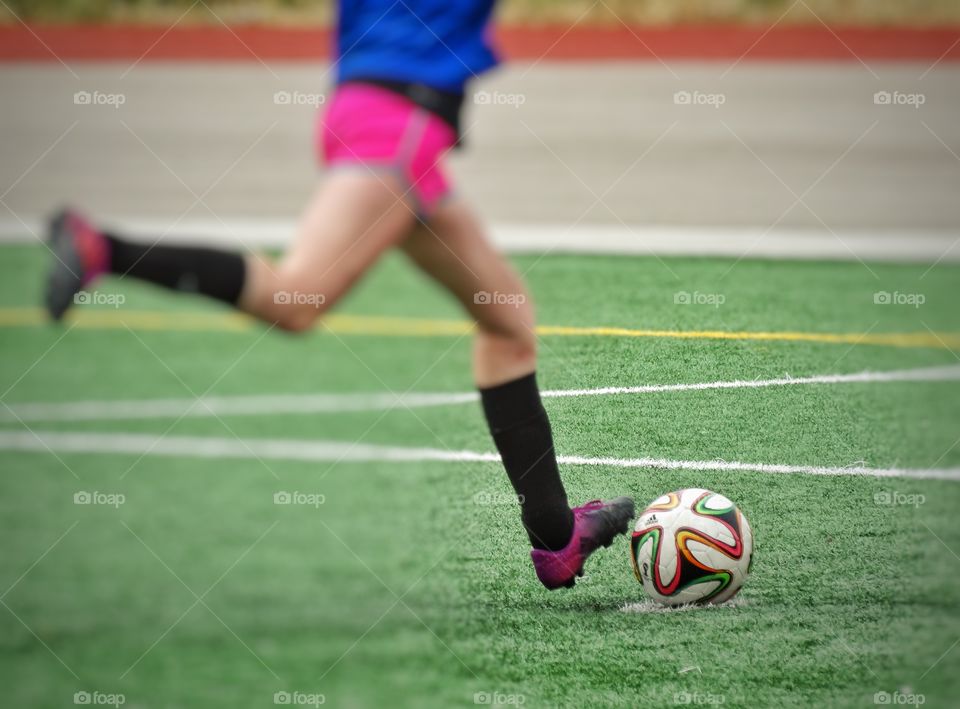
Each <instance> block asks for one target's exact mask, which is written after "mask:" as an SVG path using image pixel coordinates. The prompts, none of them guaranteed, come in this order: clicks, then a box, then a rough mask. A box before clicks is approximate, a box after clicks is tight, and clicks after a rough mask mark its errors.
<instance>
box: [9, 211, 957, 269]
mask: <svg viewBox="0 0 960 709" xmlns="http://www.w3.org/2000/svg"><path fill="white" fill-rule="evenodd" d="M107 221H108V225H109V226H110V227H111V228H114V229H117V230H118V231H121V232H123V233H126V234H130V235H131V237H132V238H134V239H137V238H139V239H141V240H144V239H145V240H148V241H151V242H152V241H153V237H149V238H148V237H147V236H145V235H149V234H165V236H164V238H163V243H191V244H210V245H217V246H236V245H238V244H240V245H242V246H244V247H245V248H282V247H284V246H286V245H287V244H288V243H289V241H290V239H291V238H292V236H293V235H294V234H295V233H296V226H297V225H296V222H295V221H292V220H288V219H255V218H244V217H227V218H225V219H224V220H215V219H193V220H188V219H184V220H182V221H180V222H178V223H176V224H171V223H170V222H171V220H170V219H129V218H123V219H110V220H107ZM44 228H45V223H44V222H43V221H42V220H40V219H31V218H25V219H24V221H23V222H21V221H19V220H14V219H9V218H4V219H0V244H15V243H32V242H33V241H34V239H33V238H32V237H31V236H30V234H31V230H32V233H35V234H40V233H43V230H44ZM491 235H492V237H493V241H494V242H495V243H496V244H497V245H498V246H499V247H500V248H502V249H504V250H506V251H512V252H534V253H541V252H543V251H549V252H551V253H588V254H620V255H630V256H650V255H651V254H655V255H658V256H697V257H703V256H718V257H725V258H738V257H740V256H741V255H743V253H744V252H746V251H749V252H750V254H751V257H752V258H773V259H829V260H838V261H850V260H854V259H868V260H881V261H896V262H920V263H932V262H934V261H937V260H946V261H958V260H960V250H955V249H954V250H951V249H950V246H951V244H953V242H954V241H955V240H956V237H957V235H956V232H955V231H951V230H946V229H944V230H936V229H922V228H918V229H899V230H884V229H880V230H878V229H846V230H843V231H841V232H839V233H838V234H830V233H824V231H823V230H822V229H820V230H818V229H802V228H785V227H781V228H777V229H774V230H773V231H770V232H769V233H767V232H765V231H764V230H763V229H762V228H760V227H755V226H747V227H709V226H682V225H661V224H636V225H631V226H625V225H621V224H581V225H578V226H576V227H574V228H572V229H571V228H569V227H568V226H565V225H554V224H546V223H537V224H511V223H495V224H493V225H492V226H491ZM760 236H763V238H762V239H759V237H760Z"/></svg>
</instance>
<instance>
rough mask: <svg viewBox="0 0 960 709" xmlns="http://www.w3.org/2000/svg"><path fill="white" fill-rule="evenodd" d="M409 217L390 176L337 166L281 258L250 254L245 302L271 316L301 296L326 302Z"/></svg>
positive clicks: (400, 232)
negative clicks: (255, 259)
mask: <svg viewBox="0 0 960 709" xmlns="http://www.w3.org/2000/svg"><path fill="white" fill-rule="evenodd" d="M414 222H415V217H414V215H413V211H412V210H411V208H410V205H409V204H408V203H406V202H405V201H404V200H403V197H402V184H401V183H400V181H399V180H398V179H397V178H396V177H395V176H393V175H390V174H387V173H384V174H379V173H372V172H370V171H368V170H366V169H364V168H363V167H362V166H357V168H356V169H353V168H343V169H337V170H334V171H333V172H331V174H330V175H329V176H328V177H327V178H326V179H325V180H324V182H323V184H322V185H321V186H320V187H319V188H318V189H317V191H316V193H315V194H314V196H313V197H312V198H311V200H310V202H309V203H308V205H307V207H306V209H305V210H304V212H303V215H302V217H301V219H300V223H299V226H298V228H297V233H296V236H295V238H294V241H293V243H292V244H291V246H290V248H289V249H288V250H287V251H286V253H285V254H284V256H283V258H282V259H281V260H280V262H279V263H278V264H276V265H272V264H267V263H266V262H262V263H261V262H252V264H251V266H252V269H251V270H252V272H251V273H250V278H251V280H252V281H253V282H252V283H250V284H249V288H248V291H247V293H248V295H247V298H246V302H245V304H246V306H247V309H248V310H251V311H253V312H255V313H256V314H258V315H262V316H264V317H268V318H269V317H270V316H272V315H279V316H282V315H283V314H285V313H286V312H287V311H289V310H291V309H295V307H296V306H297V305H302V304H308V303H309V304H312V305H316V306H319V308H318V309H319V310H324V309H326V308H328V307H330V306H331V305H333V303H335V302H336V301H337V300H338V299H339V298H340V297H341V296H342V295H344V293H346V292H347V290H349V288H350V286H351V285H353V283H354V282H356V281H357V279H358V278H359V277H360V276H361V275H363V273H364V272H365V271H366V270H367V269H369V268H370V266H371V265H372V264H373V263H374V262H375V261H376V260H377V258H378V257H379V256H380V255H381V254H382V253H383V252H384V251H385V250H387V249H388V248H390V247H392V246H394V245H396V244H397V243H398V242H399V241H400V240H402V239H403V238H404V236H405V235H406V234H407V233H409V231H410V228H411V227H412V225H413V224H414ZM283 306H294V308H290V307H283ZM275 310H276V311H279V312H277V313H274V311H275Z"/></svg>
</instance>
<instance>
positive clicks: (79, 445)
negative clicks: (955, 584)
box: [0, 431, 960, 482]
mask: <svg viewBox="0 0 960 709" xmlns="http://www.w3.org/2000/svg"><path fill="white" fill-rule="evenodd" d="M0 450H7V451H31V452H39V453H49V452H50V451H53V452H56V453H100V454H103V453H110V454H118V453H120V454H131V455H154V456H177V457H190V458H217V459H224V458H234V459H236V458H240V459H257V460H268V459H269V460H298V461H310V462H320V461H323V462H329V461H334V462H359V461H366V462H371V461H379V462H392V463H398V462H408V463H412V462H427V461H443V462H456V463H469V462H496V461H498V460H499V459H500V456H499V455H497V454H496V453H478V452H474V451H449V450H440V449H435V448H405V447H400V446H379V445H370V444H354V443H349V442H340V441H305V440H296V439H257V438H254V439H245V440H240V439H237V438H216V437H214V438H206V437H193V436H166V437H163V436H159V435H157V434H133V433H86V432H84V433H59V432H54V431H2V432H0ZM558 461H559V462H560V463H561V464H563V465H591V466H611V467H619V468H652V469H660V470H693V471H715V472H755V473H769V474H791V473H794V474H804V475H827V476H848V475H849V476H864V477H870V476H872V477H878V478H913V479H916V480H949V481H952V482H960V468H930V469H922V468H913V469H911V468H868V467H863V466H859V465H855V466H849V467H824V466H808V465H776V464H773V465H771V464H766V463H742V462H737V461H724V460H669V459H664V458H587V457H581V456H559V458H558Z"/></svg>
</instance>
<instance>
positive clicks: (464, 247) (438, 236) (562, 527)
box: [403, 201, 634, 589]
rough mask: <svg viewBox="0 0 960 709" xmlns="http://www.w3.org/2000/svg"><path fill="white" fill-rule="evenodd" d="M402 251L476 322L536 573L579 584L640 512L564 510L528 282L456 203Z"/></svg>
mask: <svg viewBox="0 0 960 709" xmlns="http://www.w3.org/2000/svg"><path fill="white" fill-rule="evenodd" d="M403 248H404V250H405V251H406V252H407V254H409V256H410V257H411V258H412V259H413V261H414V262H415V263H417V265H419V266H420V267H421V268H422V269H423V270H424V271H426V272H427V273H428V274H430V275H431V276H432V277H433V278H435V279H436V280H437V281H439V282H440V283H441V284H443V285H444V286H445V287H446V288H447V290H449V291H450V292H451V293H452V294H453V295H454V296H456V298H457V299H458V300H459V301H460V303H461V304H463V306H464V308H466V310H467V311H468V312H469V313H470V314H471V315H472V316H473V317H474V319H475V320H476V322H477V336H476V341H475V345H474V363H473V367H474V377H475V380H476V383H477V386H478V387H479V388H480V395H481V399H482V401H483V410H484V414H485V416H486V418H487V423H488V425H489V427H490V432H491V434H492V435H493V440H494V442H495V443H496V444H497V450H499V451H500V456H501V459H502V460H503V466H504V468H505V469H506V471H507V476H508V477H509V478H510V483H511V484H512V485H513V488H514V490H515V491H516V493H517V498H518V500H519V502H520V507H521V517H522V519H523V524H524V527H525V528H526V530H527V535H528V536H529V537H530V542H531V544H532V545H533V547H534V548H533V550H532V551H531V552H530V556H531V559H532V560H533V565H534V569H535V570H536V572H537V577H538V578H539V579H540V581H541V582H542V583H543V585H544V586H546V587H547V588H549V589H555V588H560V587H569V586H573V584H574V582H575V580H576V577H577V576H578V575H582V574H583V565H584V562H585V561H586V559H587V557H589V556H590V554H592V553H593V552H594V551H596V550H597V549H598V548H600V547H601V546H609V545H610V544H611V543H612V541H613V538H614V537H615V536H616V535H617V534H623V533H625V532H626V531H627V529H628V527H629V523H630V520H631V518H632V517H633V511H634V506H633V501H632V500H631V499H629V498H626V497H620V498H617V499H615V500H611V501H609V502H599V501H595V502H590V503H587V504H586V505H584V506H582V507H577V508H575V509H573V510H571V509H570V507H569V505H568V504H567V495H566V492H565V491H564V488H563V482H562V481H561V480H560V473H559V470H558V467H557V458H556V454H555V453H554V448H553V436H552V433H551V431H550V421H549V419H548V418H547V413H546V411H545V410H544V408H543V405H542V404H541V402H540V392H539V390H538V389H537V382H536V377H535V374H534V370H535V368H536V360H537V352H536V336H535V334H534V329H533V328H534V314H533V303H532V302H531V300H530V297H529V294H528V293H527V290H526V288H525V287H524V285H523V282H522V280H521V279H520V277H519V276H518V275H517V273H516V272H515V271H514V270H513V268H511V266H510V264H509V263H507V261H506V260H505V259H504V258H503V257H502V256H501V255H500V254H499V253H498V252H497V250H496V249H494V248H493V246H492V245H491V244H490V242H489V241H488V240H487V238H486V235H485V234H484V231H483V228H482V226H481V225H480V223H479V221H478V220H477V219H476V217H474V215H473V214H472V213H471V212H470V210H469V209H468V208H467V207H466V205H465V204H463V203H462V202H459V201H448V202H446V203H443V204H441V205H440V206H439V207H438V208H437V209H436V211H435V212H433V214H432V216H431V218H430V220H429V223H428V224H427V225H425V228H420V229H418V230H416V231H415V232H414V233H413V234H412V235H411V236H410V237H408V238H407V240H406V241H405V242H404V244H403Z"/></svg>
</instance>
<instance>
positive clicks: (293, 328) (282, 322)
mask: <svg viewBox="0 0 960 709" xmlns="http://www.w3.org/2000/svg"><path fill="white" fill-rule="evenodd" d="M319 318H320V312H319V311H318V310H317V309H316V308H304V307H286V308H281V309H278V310H277V312H276V316H275V318H274V321H273V322H274V324H275V325H276V326H277V327H279V328H280V329H281V330H283V331H284V332H289V333H294V334H295V333H301V332H307V331H309V330H312V329H313V326H314V325H315V324H316V322H317V320H319Z"/></svg>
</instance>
